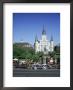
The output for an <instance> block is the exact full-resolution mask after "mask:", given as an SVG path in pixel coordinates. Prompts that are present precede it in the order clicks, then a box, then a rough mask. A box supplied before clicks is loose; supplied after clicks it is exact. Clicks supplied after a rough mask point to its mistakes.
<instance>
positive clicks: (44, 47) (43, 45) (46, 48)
mask: <svg viewBox="0 0 73 90" xmlns="http://www.w3.org/2000/svg"><path fill="white" fill-rule="evenodd" d="M53 51H54V41H53V37H52V36H51V39H50V41H48V39H47V35H46V32H45V30H44V28H43V31H42V38H41V40H40V41H39V40H38V38H37V36H36V38H35V52H36V53H37V52H43V53H44V54H48V52H53Z"/></svg>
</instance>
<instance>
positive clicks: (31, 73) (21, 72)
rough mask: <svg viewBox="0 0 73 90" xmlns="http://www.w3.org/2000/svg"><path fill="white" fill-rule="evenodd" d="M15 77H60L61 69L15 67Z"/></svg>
mask: <svg viewBox="0 0 73 90" xmlns="http://www.w3.org/2000/svg"><path fill="white" fill-rule="evenodd" d="M13 77H60V70H59V69H48V70H25V69H21V68H14V69H13Z"/></svg>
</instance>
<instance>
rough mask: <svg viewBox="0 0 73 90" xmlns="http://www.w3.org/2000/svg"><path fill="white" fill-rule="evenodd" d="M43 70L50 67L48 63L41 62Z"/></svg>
mask: <svg viewBox="0 0 73 90" xmlns="http://www.w3.org/2000/svg"><path fill="white" fill-rule="evenodd" d="M42 67H43V70H47V69H50V67H49V66H48V64H42Z"/></svg>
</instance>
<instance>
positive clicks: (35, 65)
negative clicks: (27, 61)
mask: <svg viewBox="0 0 73 90" xmlns="http://www.w3.org/2000/svg"><path fill="white" fill-rule="evenodd" d="M42 68H43V67H42V65H40V64H32V69H34V70H37V69H42Z"/></svg>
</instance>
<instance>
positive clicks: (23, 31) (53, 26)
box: [13, 13, 60, 45]
mask: <svg viewBox="0 0 73 90" xmlns="http://www.w3.org/2000/svg"><path fill="white" fill-rule="evenodd" d="M43 25H44V28H45V31H46V34H47V39H48V40H49V41H50V38H51V35H52V36H53V40H54V43H55V44H58V43H60V14H59V13H13V42H20V41H21V40H23V41H24V42H29V43H30V44H32V45H33V44H34V41H35V36H36V35H37V37H38V39H39V40H40V39H41V35H42V30H43Z"/></svg>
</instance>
